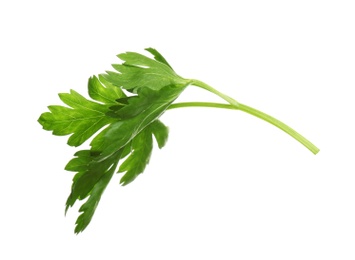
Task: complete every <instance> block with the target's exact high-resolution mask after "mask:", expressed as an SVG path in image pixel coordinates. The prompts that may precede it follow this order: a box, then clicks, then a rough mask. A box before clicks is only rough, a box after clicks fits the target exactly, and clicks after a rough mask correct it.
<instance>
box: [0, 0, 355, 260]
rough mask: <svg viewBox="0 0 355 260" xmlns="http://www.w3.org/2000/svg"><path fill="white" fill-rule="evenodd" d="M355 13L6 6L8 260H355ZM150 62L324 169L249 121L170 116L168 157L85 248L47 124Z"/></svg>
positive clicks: (156, 5) (2, 230)
mask: <svg viewBox="0 0 355 260" xmlns="http://www.w3.org/2000/svg"><path fill="white" fill-rule="evenodd" d="M354 13H355V6H354V1H342V0H336V1H326V0H323V1H315V0H307V1H300V0H298V1H223V0H219V1H192V0H189V1H1V4H0V33H1V40H0V69H1V70H0V73H1V74H0V75H1V102H0V105H1V110H0V111H1V128H0V131H1V166H2V167H1V168H2V169H1V182H0V183H1V188H0V200H1V201H0V202H1V214H0V220H1V221H0V238H1V251H0V258H1V259H9V260H10V259H40V260H41V259H125V260H130V259H137V260H138V259H155V260H158V259H273V260H275V259H312V260H313V259H343V260H345V259H355V246H354V243H355V209H354V207H355V177H354V174H355V165H354V161H355V160H354V158H355V152H354V149H353V147H354V145H355V137H354V133H355V126H354V125H355V124H354V121H355V118H354V111H355V103H354V92H353V90H354V85H355V77H354V75H355V74H354V71H355V30H354V29H355V15H354ZM146 47H154V48H156V49H158V50H159V51H160V52H161V53H162V54H163V55H164V56H165V57H166V58H167V60H168V61H169V62H170V63H171V64H172V66H173V67H174V69H175V70H176V71H177V72H178V73H179V74H180V75H182V76H183V77H186V78H197V79H200V80H202V81H205V82H207V83H209V84H210V85H212V86H214V87H215V88H217V89H219V90H220V91H222V92H224V93H226V94H228V95H230V96H232V97H234V98H236V99H237V100H238V101H240V102H242V103H245V104H248V105H250V106H253V107H256V108H258V109H260V110H262V111H265V112H267V113H269V114H271V115H273V116H275V117H276V118H279V119H281V120H282V121H284V122H285V123H287V124H289V125H290V126H291V127H293V128H295V129H296V130H297V131H299V132H300V133H302V134H303V135H304V136H306V137H307V138H309V139H310V140H311V141H312V142H314V143H315V144H316V145H317V146H319V148H320V149H321V151H320V153H319V154H318V155H316V156H314V155H313V154H312V153H310V152H309V151H308V150H307V149H305V148H304V147H303V146H302V145H300V144H298V143H297V142H296V141H294V140H293V139H292V138H290V137H289V136H287V135H286V134H284V133H283V132H281V131H280V130H278V129H277V128H275V127H273V126H271V125H269V124H267V123H265V122H263V121H261V120H259V119H257V118H254V117H252V116H250V115H247V114H244V113H242V112H239V111H225V110H218V109H207V108H205V109H202V108H201V109H200V108H190V109H180V110H173V111H169V112H167V113H166V114H164V116H163V117H162V120H163V121H164V122H165V124H167V125H168V126H169V127H170V137H169V141H168V144H167V146H166V147H165V148H164V149H163V150H161V151H160V150H158V149H155V150H154V152H153V156H152V159H151V163H150V164H149V166H148V168H147V169H146V171H145V173H144V174H143V175H141V176H140V177H138V179H137V180H135V181H134V182H133V183H132V184H130V185H128V186H126V187H121V186H120V185H119V179H120V178H119V177H120V176H117V175H116V176H114V178H113V180H112V181H111V183H110V185H109V187H108V188H107V190H106V192H105V194H104V196H103V198H102V200H101V202H100V205H99V207H98V209H97V211H96V214H95V216H94V218H93V220H92V222H91V224H90V225H89V227H88V228H87V229H86V230H85V231H84V232H83V233H81V234H80V235H74V232H73V230H74V222H75V219H76V217H77V216H78V213H77V210H78V205H76V206H75V207H74V208H72V209H70V211H69V213H68V215H67V217H64V203H65V200H66V198H67V196H68V195H69V192H70V185H71V179H72V177H73V173H70V172H66V171H64V169H63V168H64V166H65V164H66V163H67V161H68V160H69V159H71V158H72V155H73V153H74V152H75V150H76V149H75V148H72V147H69V146H67V145H66V140H67V138H66V137H56V136H52V135H51V133H50V132H46V131H43V130H42V129H41V126H40V125H39V124H38V123H37V119H38V117H39V115H40V114H41V113H42V112H45V111H46V109H47V108H46V106H47V105H51V104H60V102H59V98H58V97H57V93H58V92H67V91H68V90H69V89H71V88H72V89H75V90H77V91H78V92H80V93H82V94H86V83H87V79H88V77H89V76H91V75H94V74H98V73H101V72H103V71H105V70H108V69H110V64H111V63H115V62H118V59H117V58H116V57H115V55H116V54H118V53H121V52H125V51H137V52H141V51H143V49H144V48H146ZM181 100H191V101H196V100H204V101H216V100H219V99H217V98H215V97H213V96H212V95H211V94H209V93H204V92H203V91H202V90H200V89H193V88H191V89H188V90H187V91H186V93H184V94H183V95H182V97H181V98H180V101H181ZM84 146H85V145H84ZM86 146H87V144H86Z"/></svg>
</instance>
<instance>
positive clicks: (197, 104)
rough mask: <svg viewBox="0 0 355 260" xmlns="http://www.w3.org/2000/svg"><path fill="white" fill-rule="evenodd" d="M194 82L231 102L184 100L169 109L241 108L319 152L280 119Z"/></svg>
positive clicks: (203, 84)
mask: <svg viewBox="0 0 355 260" xmlns="http://www.w3.org/2000/svg"><path fill="white" fill-rule="evenodd" d="M192 84H193V85H195V86H197V87H201V88H203V89H206V90H208V91H210V92H212V93H214V94H216V95H217V96H219V97H221V98H223V99H224V100H226V101H227V102H228V103H229V104H220V103H212V102H184V103H176V104H172V105H171V106H170V107H169V109H173V108H181V107H214V108H224V109H234V110H241V111H243V112H246V113H248V114H251V115H253V116H256V117H258V118H260V119H262V120H264V121H266V122H269V123H270V124H272V125H274V126H276V127H278V128H279V129H281V130H282V131H284V132H286V133H287V134H289V135H290V136H292V137H293V138H294V139H296V140H297V141H298V142H300V143H301V144H303V145H304V146H305V147H307V148H308V150H310V151H311V152H312V153H313V154H317V153H318V152H319V149H318V148H317V147H316V146H315V145H314V144H312V143H311V142H310V141H309V140H308V139H306V138H305V137H303V136H302V135H301V134H299V133H298V132H296V131H295V130H294V129H292V128H291V127H289V126H288V125H286V124H284V123H283V122H281V121H280V120H278V119H276V118H274V117H272V116H270V115H268V114H265V113H264V112H261V111H259V110H257V109H255V108H252V107H249V106H247V105H244V104H241V103H239V102H237V101H236V100H234V99H233V98H231V97H229V96H227V95H225V94H223V93H221V92H219V91H217V90H216V89H214V88H212V87H211V86H209V85H207V84H206V83H203V82H202V81H199V80H192Z"/></svg>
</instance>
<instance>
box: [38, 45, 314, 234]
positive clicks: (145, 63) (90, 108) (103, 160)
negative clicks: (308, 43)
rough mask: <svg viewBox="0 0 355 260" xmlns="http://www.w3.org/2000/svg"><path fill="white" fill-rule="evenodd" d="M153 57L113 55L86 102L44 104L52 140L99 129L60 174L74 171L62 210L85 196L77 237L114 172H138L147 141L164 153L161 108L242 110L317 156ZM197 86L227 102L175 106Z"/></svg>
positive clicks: (67, 99)
mask: <svg viewBox="0 0 355 260" xmlns="http://www.w3.org/2000/svg"><path fill="white" fill-rule="evenodd" d="M146 50H147V51H148V52H150V53H151V54H152V55H153V57H154V58H149V57H146V56H144V55H141V54H138V53H135V52H126V53H122V54H119V55H118V57H119V58H120V59H121V60H123V63H122V64H114V65H112V66H113V68H114V69H115V70H116V72H111V71H108V72H106V73H105V74H101V75H99V76H98V77H96V76H94V77H91V78H90V79H89V83H88V92H89V96H90V98H91V99H92V100H88V99H86V98H84V97H83V96H81V95H80V94H78V93H77V92H76V91H74V90H71V91H70V93H64V94H63V93H62V94H59V97H60V99H61V100H62V101H63V102H64V103H65V104H66V105H67V106H49V107H48V108H49V111H50V112H45V113H43V114H42V115H41V116H40V118H39V119H38V121H39V123H40V124H41V125H42V126H43V128H44V129H45V130H49V131H52V132H53V134H54V135H59V136H62V135H70V137H69V139H68V145H70V146H75V147H76V146H80V145H81V144H83V143H84V142H85V141H87V140H88V139H89V138H90V137H92V136H93V135H94V134H95V133H97V132H98V131H99V130H101V132H100V133H98V134H97V135H96V136H95V137H94V138H93V139H92V141H91V143H90V149H89V150H81V151H78V152H77V153H75V154H74V158H73V159H72V160H70V161H69V163H68V164H67V165H66V167H65V169H66V170H67V171H73V172H75V173H76V174H75V175H74V178H73V184H72V188H71V193H70V195H69V197H68V199H67V202H66V209H65V211H67V210H68V208H69V207H71V206H73V205H74V203H75V202H76V201H77V200H84V199H87V200H86V201H85V202H84V203H83V204H82V206H81V207H80V209H79V212H81V215H80V216H79V217H78V219H77V221H76V227H75V233H79V232H81V231H83V230H84V229H85V228H86V227H87V226H88V224H89V223H90V221H91V219H92V217H93V215H94V212H95V210H96V207H97V205H98V203H99V201H100V199H101V196H102V194H103V192H104V190H105V188H106V187H107V185H108V183H109V182H110V180H111V178H112V176H113V174H114V173H115V172H118V173H123V176H122V178H121V181H120V183H121V184H122V185H127V184H128V183H130V182H132V181H133V180H134V179H135V178H136V177H137V176H138V175H139V174H141V173H143V171H144V169H145V167H146V166H147V164H148V163H149V160H150V156H151V153H152V150H153V136H154V139H155V140H156V142H157V144H158V147H159V148H162V147H163V146H164V145H165V143H166V141H167V138H168V128H167V127H166V126H165V125H164V124H163V123H162V122H161V121H160V120H159V117H160V116H161V115H162V114H163V113H164V112H165V111H167V110H169V109H173V108H181V107H196V106H199V107H214V108H225V109H235V110H241V111H244V112H246V113H249V114H251V115H254V116H256V117H259V118H261V119H263V120H265V121H267V122H269V123H271V124H273V125H275V126H276V127H278V128H280V129H281V130H283V131H285V132H286V133H288V134H289V135H290V136H292V137H293V138H295V139H296V140H297V141H299V142H300V143H302V144H303V145H304V146H305V147H307V148H308V149H309V150H310V151H311V152H313V153H314V154H316V153H317V152H318V151H319V149H318V148H317V147H316V146H314V145H313V144H312V143H311V142H310V141H308V140H307V139H306V138H304V137H303V136H302V135H300V134H299V133H297V132H296V131H295V130H293V129H292V128H290V127H289V126H287V125H285V124H284V123H282V122H280V121H279V120H277V119H275V118H273V117H271V116H269V115H267V114H265V113H263V112H261V111H258V110H256V109H254V108H251V107H249V106H246V105H243V104H241V103H239V102H237V101H236V100H234V99H233V98H231V97H229V96H227V95H225V94H223V93H221V92H219V91H217V90H216V89H214V88H212V87H211V86H209V85H207V84H206V83H204V82H202V81H199V80H194V79H184V78H182V77H180V76H179V75H177V74H176V73H175V71H174V70H173V69H172V67H171V66H170V65H169V63H168V62H167V61H166V60H165V58H164V57H163V56H162V55H161V54H160V53H159V52H158V51H156V50H155V49H152V48H148V49H146ZM190 85H192V86H197V87H200V88H202V89H205V90H208V91H210V92H212V93H214V94H216V95H217V96H219V97H221V98H222V99H224V100H225V101H227V103H226V104H221V103H210V102H184V103H173V102H174V101H175V100H176V99H177V98H178V97H179V95H180V94H181V93H182V92H183V91H184V90H185V88H186V87H188V86H190Z"/></svg>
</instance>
